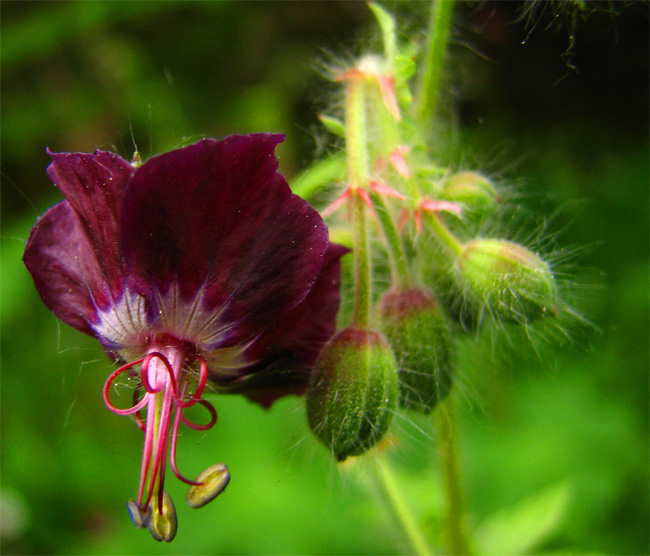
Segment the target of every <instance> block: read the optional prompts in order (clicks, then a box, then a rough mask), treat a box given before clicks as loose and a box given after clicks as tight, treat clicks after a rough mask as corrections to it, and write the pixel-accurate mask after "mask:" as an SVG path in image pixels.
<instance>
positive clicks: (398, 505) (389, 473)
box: [375, 450, 433, 556]
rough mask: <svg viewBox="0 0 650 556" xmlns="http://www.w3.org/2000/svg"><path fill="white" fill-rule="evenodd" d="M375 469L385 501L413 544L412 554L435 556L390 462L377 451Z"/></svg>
mask: <svg viewBox="0 0 650 556" xmlns="http://www.w3.org/2000/svg"><path fill="white" fill-rule="evenodd" d="M375 467H376V470H377V478H378V482H379V486H380V488H381V491H382V494H383V495H384V499H385V501H386V503H387V504H388V507H389V509H390V511H391V513H393V515H394V517H395V519H396V520H397V522H398V523H399V524H400V526H401V528H402V530H403V532H404V535H405V536H406V538H407V540H408V541H409V543H410V544H411V548H412V550H413V552H412V553H413V554H417V555H418V556H430V555H431V554H433V551H432V550H431V548H430V547H429V543H428V542H427V539H426V537H425V536H424V534H423V532H422V530H421V529H420V527H419V525H418V522H417V519H416V518H415V516H414V515H413V513H412V512H411V510H410V508H409V505H408V504H407V503H406V500H404V497H403V496H402V492H401V490H400V488H399V485H398V484H397V480H396V479H395V473H394V471H393V469H392V467H391V466H390V464H389V463H388V461H386V458H385V457H384V456H383V454H381V453H379V451H378V450H376V458H375Z"/></svg>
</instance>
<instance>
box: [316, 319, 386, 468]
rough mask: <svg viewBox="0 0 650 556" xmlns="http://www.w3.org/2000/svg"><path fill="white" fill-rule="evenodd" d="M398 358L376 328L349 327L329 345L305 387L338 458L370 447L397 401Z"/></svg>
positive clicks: (319, 430) (321, 434) (323, 437)
mask: <svg viewBox="0 0 650 556" xmlns="http://www.w3.org/2000/svg"><path fill="white" fill-rule="evenodd" d="M397 397H398V394H397V364H396V362H395V357H394V355H393V352H392V350H391V348H390V346H389V345H388V342H387V341H386V339H385V338H384V336H383V335H382V334H380V333H379V332H376V331H374V330H363V329H358V328H346V329H344V330H342V331H341V332H339V333H338V334H337V335H336V336H335V337H334V339H333V340H332V341H331V342H330V344H329V345H328V346H327V348H326V349H325V351H324V353H323V355H322V356H321V358H320V360H319V362H318V364H317V366H316V369H315V370H314V373H313V375H312V381H311V384H310V387H309V390H308V392H307V419H308V421H309V426H310V427H311V430H312V431H313V432H314V434H315V435H316V437H317V438H318V439H319V440H320V441H321V442H322V443H323V444H325V445H326V446H327V447H328V448H329V449H330V450H331V451H332V453H333V454H334V456H335V457H336V459H337V460H338V461H343V460H345V459H346V458H347V457H348V456H358V455H361V454H363V453H364V452H366V451H367V450H369V449H370V448H372V447H373V446H374V445H375V444H376V443H377V442H378V441H379V440H380V439H381V438H382V437H383V436H384V434H385V433H386V431H387V430H388V427H389V426H390V423H391V421H392V420H393V412H394V410H395V407H396V405H397Z"/></svg>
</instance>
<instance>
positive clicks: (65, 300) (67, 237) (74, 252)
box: [23, 201, 107, 335]
mask: <svg viewBox="0 0 650 556" xmlns="http://www.w3.org/2000/svg"><path fill="white" fill-rule="evenodd" d="M23 260H24V262H25V266H26V267H27V269H28V270H29V272H30V273H31V275H32V278H33V279H34V284H35V285H36V289H37V290H38V293H39V294H40V296H41V298H42V299H43V302H44V303H45V305H46V306H47V308H48V309H50V310H51V311H52V312H53V313H54V314H55V315H56V316H57V317H59V318H60V319H61V320H62V321H64V322H66V323H68V324H69V325H70V326H73V327H74V328H76V329H77V330H81V332H85V333H86V334H91V335H92V334H93V331H92V329H91V324H94V323H96V322H97V321H98V318H97V312H96V308H95V303H94V302H93V299H95V300H97V299H99V300H100V302H101V301H104V302H107V300H106V292H105V291H104V290H105V289H106V288H105V282H104V277H103V275H102V272H101V269H100V268H99V264H98V262H97V258H96V256H95V252H94V249H93V246H92V245H91V244H90V242H89V240H88V237H87V236H86V233H85V230H84V227H83V225H82V223H81V221H80V219H79V217H78V215H77V213H76V212H75V211H74V210H73V209H72V207H71V206H70V204H69V203H68V202H67V201H63V202H61V203H59V204H58V205H55V206H53V207H52V208H50V209H49V210H48V211H47V212H46V213H45V214H44V215H43V216H42V217H41V218H40V219H39V220H38V222H36V225H35V226H34V228H33V229H32V232H31V234H30V236H29V240H28V241H27V247H26V248H25V255H24V257H23Z"/></svg>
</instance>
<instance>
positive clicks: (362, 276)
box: [349, 194, 370, 329]
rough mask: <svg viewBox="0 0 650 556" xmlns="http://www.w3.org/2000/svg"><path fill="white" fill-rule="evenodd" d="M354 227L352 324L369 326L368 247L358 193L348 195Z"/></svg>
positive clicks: (364, 217) (363, 212)
mask: <svg viewBox="0 0 650 556" xmlns="http://www.w3.org/2000/svg"><path fill="white" fill-rule="evenodd" d="M349 202H350V211H351V213H352V224H353V229H354V315H353V317H352V325H353V326H354V327H357V328H365V329H367V328H369V327H370V247H369V245H368V230H367V225H366V205H365V203H364V202H363V199H362V198H361V197H360V196H359V195H355V194H353V195H352V196H351V197H350V201H349Z"/></svg>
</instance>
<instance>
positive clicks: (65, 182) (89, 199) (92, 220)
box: [47, 151, 133, 297]
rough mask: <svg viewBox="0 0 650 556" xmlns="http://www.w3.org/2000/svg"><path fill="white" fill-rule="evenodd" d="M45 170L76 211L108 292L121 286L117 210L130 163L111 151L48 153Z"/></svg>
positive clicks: (114, 294)
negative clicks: (47, 165)
mask: <svg viewBox="0 0 650 556" xmlns="http://www.w3.org/2000/svg"><path fill="white" fill-rule="evenodd" d="M48 153H49V154H50V156H51V157H52V164H50V166H49V167H48V169H47V174H48V176H49V177H50V179H51V180H52V182H53V183H54V184H55V185H56V186H57V187H58V188H59V189H60V190H61V191H62V192H63V194H64V195H65V197H66V199H67V200H68V202H69V203H70V206H71V207H72V208H73V209H74V210H75V211H76V213H77V214H78V216H79V218H80V219H81V223H82V225H83V228H84V230H85V233H86V234H87V235H88V238H89V239H90V242H91V245H92V247H93V249H94V250H95V253H96V257H97V261H98V263H99V265H100V267H101V269H102V273H103V274H104V276H105V277H106V279H107V281H108V283H109V285H110V288H111V293H112V294H113V296H114V297H117V296H119V294H120V291H121V290H122V285H121V281H122V258H121V253H120V248H119V214H120V206H121V202H122V196H123V193H124V189H125V187H126V184H127V183H128V180H129V179H130V177H131V175H132V174H133V167H132V166H131V165H130V164H129V163H128V162H127V161H125V160H124V159H122V158H120V157H119V156H117V155H116V154H114V153H110V152H104V151H96V152H95V154H85V153H51V152H49V151H48Z"/></svg>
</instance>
